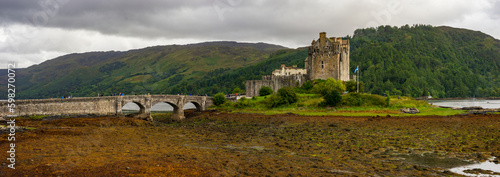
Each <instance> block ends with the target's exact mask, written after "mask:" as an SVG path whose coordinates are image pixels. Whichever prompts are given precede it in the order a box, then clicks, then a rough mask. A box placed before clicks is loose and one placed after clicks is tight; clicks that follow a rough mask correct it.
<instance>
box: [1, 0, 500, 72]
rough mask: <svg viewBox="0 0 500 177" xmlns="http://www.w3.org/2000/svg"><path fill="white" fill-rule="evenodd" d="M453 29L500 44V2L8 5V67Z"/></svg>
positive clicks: (4, 19)
mask: <svg viewBox="0 0 500 177" xmlns="http://www.w3.org/2000/svg"><path fill="white" fill-rule="evenodd" d="M405 24H410V25H412V24H430V25H433V26H441V25H448V26H452V27H458V28H467V29H472V30H476V31H482V32H484V33H487V34H489V35H492V36H493V37H495V38H497V39H500V0H475V1H470V0H289V1H285V0H0V68H6V67H7V63H8V62H9V61H10V62H16V64H17V66H18V67H22V68H24V67H28V66H30V65H33V64H39V63H41V62H43V61H45V60H48V59H52V58H55V57H57V56H61V55H65V54H69V53H82V52H88V51H109V50H115V51H124V50H129V49H136V48H143V47H147V46H154V45H169V44H188V43H197V42H204V41H222V40H224V41H226V40H227V41H241V42H266V43H273V44H278V45H282V46H285V47H290V48H297V47H302V46H307V45H308V44H310V42H311V41H312V40H313V39H316V38H317V37H318V32H321V31H325V32H327V35H328V36H337V37H341V36H346V35H351V36H352V34H353V31H354V30H355V29H358V28H366V27H376V26H379V25H391V26H402V25H405Z"/></svg>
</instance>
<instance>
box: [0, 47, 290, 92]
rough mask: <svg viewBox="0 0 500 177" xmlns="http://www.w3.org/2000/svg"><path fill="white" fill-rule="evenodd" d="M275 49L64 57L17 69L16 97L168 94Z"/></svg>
mask: <svg viewBox="0 0 500 177" xmlns="http://www.w3.org/2000/svg"><path fill="white" fill-rule="evenodd" d="M279 49H285V48H284V47H282V46H278V45H271V44H265V43H237V42H206V43H199V44H190V45H170V46H155V47H148V48H144V49H137V50H130V51H126V52H114V51H110V52H88V53H82V54H69V55H65V56H61V57H58V58H55V59H52V60H48V61H45V62H43V63H41V64H39V65H34V66H31V67H28V68H25V69H20V70H19V71H18V72H17V78H16V79H17V82H16V86H17V97H18V98H49V97H61V96H63V95H66V96H68V95H73V96H97V94H98V93H100V94H110V93H119V92H125V93H128V94H145V93H168V90H165V89H166V88H168V87H171V86H175V85H177V84H178V83H179V82H180V81H183V80H193V79H199V78H201V77H202V76H203V75H205V74H206V73H207V72H210V71H212V70H216V69H219V68H229V69H236V68H239V67H244V66H250V65H253V64H256V63H258V62H259V61H263V60H265V59H266V58H267V57H268V56H269V55H270V54H271V53H272V52H273V51H276V50H279ZM4 77H5V76H4ZM6 80H7V79H2V81H6ZM0 82H1V81H0ZM2 84H5V83H2ZM2 89H4V88H2ZM0 91H1V90H0ZM2 96H3V95H2Z"/></svg>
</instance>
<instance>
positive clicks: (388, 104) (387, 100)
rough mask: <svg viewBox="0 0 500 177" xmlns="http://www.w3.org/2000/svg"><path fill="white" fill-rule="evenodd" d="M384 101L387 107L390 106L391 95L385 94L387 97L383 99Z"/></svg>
mask: <svg viewBox="0 0 500 177" xmlns="http://www.w3.org/2000/svg"><path fill="white" fill-rule="evenodd" d="M385 102H387V107H389V106H391V97H390V96H387V98H386V99H385Z"/></svg>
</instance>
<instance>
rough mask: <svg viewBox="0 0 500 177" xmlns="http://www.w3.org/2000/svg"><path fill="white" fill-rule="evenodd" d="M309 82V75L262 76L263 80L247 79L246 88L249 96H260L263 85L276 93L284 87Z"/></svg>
mask: <svg viewBox="0 0 500 177" xmlns="http://www.w3.org/2000/svg"><path fill="white" fill-rule="evenodd" d="M304 82H307V75H305V74H300V75H299V74H295V75H288V76H274V75H267V76H262V80H247V81H246V83H245V88H246V89H245V90H246V96H247V97H254V96H260V94H259V91H260V89H261V88H262V87H263V86H266V87H270V88H271V89H273V91H274V92H275V93H276V92H278V90H279V89H280V88H283V87H297V86H301V85H302V84H303V83H304Z"/></svg>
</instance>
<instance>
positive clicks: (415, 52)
mask: <svg viewBox="0 0 500 177" xmlns="http://www.w3.org/2000/svg"><path fill="white" fill-rule="evenodd" d="M350 42H351V56H350V57H351V64H350V65H351V66H352V67H351V71H353V70H354V69H355V67H356V66H357V65H359V70H360V71H361V72H360V74H361V76H360V79H361V81H363V82H364V83H365V85H364V88H365V91H367V92H368V93H373V94H383V93H387V92H388V93H389V94H390V95H408V96H412V97H420V96H422V95H424V96H425V95H431V96H433V97H472V96H476V97H478V96H481V97H491V96H500V94H498V93H497V92H496V91H494V90H496V88H499V87H500V62H498V61H499V56H500V55H499V54H500V41H499V40H496V39H494V38H492V37H491V36H489V35H486V34H484V33H481V32H477V31H470V30H465V29H456V28H450V27H432V26H429V25H414V26H409V25H405V26H402V27H399V28H398V27H391V26H380V27H378V28H366V29H357V30H356V31H355V32H354V36H353V38H352V39H351V41H350ZM346 85H347V84H346ZM485 88H487V89H485ZM348 90H349V89H348Z"/></svg>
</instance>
